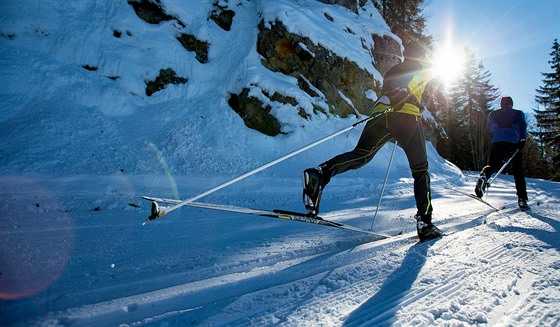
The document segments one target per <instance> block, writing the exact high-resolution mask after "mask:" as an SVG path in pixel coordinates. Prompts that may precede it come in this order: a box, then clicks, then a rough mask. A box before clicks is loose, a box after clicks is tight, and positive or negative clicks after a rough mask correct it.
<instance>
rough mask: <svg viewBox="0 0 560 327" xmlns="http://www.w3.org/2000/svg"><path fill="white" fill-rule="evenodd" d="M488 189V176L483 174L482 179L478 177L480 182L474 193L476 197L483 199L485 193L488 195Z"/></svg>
mask: <svg viewBox="0 0 560 327" xmlns="http://www.w3.org/2000/svg"><path fill="white" fill-rule="evenodd" d="M487 188H488V180H487V179H486V176H485V175H484V174H481V175H480V177H478V181H477V182H476V186H475V188H474V193H475V194H476V196H478V197H479V198H480V199H482V197H483V196H484V193H486V189H487Z"/></svg>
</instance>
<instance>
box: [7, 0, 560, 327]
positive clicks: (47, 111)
mask: <svg viewBox="0 0 560 327" xmlns="http://www.w3.org/2000/svg"><path fill="white" fill-rule="evenodd" d="M161 2H162V4H163V5H164V7H165V8H166V11H167V12H168V13H170V14H173V15H175V16H176V17H178V18H180V19H181V21H183V22H184V23H185V25H186V27H182V26H180V25H178V24H176V23H175V22H164V23H161V24H159V25H149V24H147V23H145V22H144V21H142V20H140V19H138V18H137V16H136V15H135V13H134V11H133V9H132V8H131V7H130V6H129V5H128V4H127V3H126V1H102V2H97V1H92V2H88V1H77V2H76V1H74V2H60V1H46V0H45V1H10V0H0V7H2V10H0V75H1V76H2V78H1V79H0V101H1V103H2V109H1V110H2V115H1V116H0V194H1V195H0V212H1V216H2V218H1V219H0V253H1V255H0V325H2V326H69V325H73V326H83V325H94V326H101V325H109V326H115V325H122V326H124V325H129V326H133V325H150V326H170V325H171V326H174V325H180V326H183V325H197V326H222V325H235V326H243V325H282V326H317V325H323V326H343V325H345V326H346V325H348V326H359V325H364V326H372V325H421V326H422V325H424V326H428V325H430V326H432V325H439V326H460V325H489V326H509V325H524V326H525V325H530V326H537V325H538V326H557V325H558V324H559V323H560V309H559V308H560V287H559V286H560V273H559V270H560V254H559V250H560V240H559V238H558V236H557V232H558V229H559V228H560V217H559V215H558V212H559V211H560V184H558V183H554V182H549V181H544V180H536V179H528V192H529V197H530V202H529V204H530V205H531V206H532V210H531V211H528V212H520V211H519V210H518V209H517V208H516V203H515V200H516V197H515V191H514V184H513V179H512V178H511V176H508V175H503V176H500V177H499V178H498V179H497V180H496V182H495V183H494V185H493V186H492V188H491V189H490V193H489V195H488V196H487V200H488V201H489V202H490V203H492V204H493V205H495V206H497V207H499V208H502V207H503V209H502V210H500V211H499V212H493V211H492V210H491V209H490V208H488V207H487V206H485V205H484V204H482V203H480V202H478V201H474V200H472V199H470V198H468V197H466V196H464V195H461V194H460V193H458V192H455V191H453V190H452V188H455V189H460V190H463V191H465V192H471V191H472V188H473V187H474V182H475V177H474V176H475V174H474V173H471V172H461V171H459V170H458V169H457V168H456V167H455V166H454V165H452V164H451V163H449V162H447V161H445V160H444V159H443V158H441V157H440V156H439V155H438V154H437V152H436V150H435V149H434V147H433V146H432V145H431V144H430V143H428V144H427V145H428V152H429V158H430V173H431V176H432V182H433V183H432V192H433V205H434V208H435V211H434V220H435V223H436V224H437V225H438V226H439V227H441V228H442V229H443V230H445V231H446V232H448V233H449V234H450V235H448V236H445V237H444V238H442V239H439V240H436V241H430V242H425V243H418V242H417V237H416V235H415V226H414V221H413V219H412V216H413V215H414V213H415V209H414V207H415V206H414V197H413V194H412V180H411V177H410V172H409V168H408V164H407V161H406V157H405V155H404V153H403V151H402V150H401V149H400V148H399V149H397V151H396V153H395V159H394V162H393V165H392V168H391V171H390V175H389V180H388V183H387V188H386V190H385V193H384V194H385V196H384V198H383V199H382V202H381V206H380V210H379V212H378V214H377V217H376V220H375V224H374V226H373V230H374V231H377V232H383V233H389V234H397V233H398V232H401V231H402V235H399V236H395V237H392V238H390V239H387V240H382V241H374V239H372V237H371V236H368V235H366V234H359V233H354V232H350V231H344V230H339V229H334V228H329V227H323V226H317V225H311V224H305V223H297V222H287V221H283V220H279V219H272V218H265V217H255V216H246V215H241V214H230V213H224V212H217V211H208V210H204V209H195V208H182V209H178V210H176V211H174V212H172V213H170V214H169V215H167V216H164V217H162V218H160V219H158V220H156V221H153V222H150V223H148V224H146V225H145V226H142V221H143V219H144V218H145V217H146V216H147V215H148V212H149V203H147V202H146V201H143V200H142V199H141V198H140V196H141V195H153V196H160V197H172V198H178V199H185V198H188V197H191V196H194V195H197V194H200V193H202V192H204V191H207V190H209V189H211V188H213V187H215V186H216V185H219V184H221V183H224V182H226V181H228V180H231V179H232V178H234V177H236V176H238V175H240V174H243V173H246V172H248V171H251V170H253V169H255V168H257V167H259V166H262V165H264V164H266V163H268V162H271V161H272V160H274V159H276V158H279V157H281V156H283V155H285V154H286V153H289V152H291V151H294V150H296V149H298V148H301V147H302V146H304V145H307V144H309V143H311V142H313V141H315V140H317V139H319V138H321V137H324V136H326V135H329V134H331V133H333V132H336V131H338V130H340V129H342V128H345V127H347V126H350V125H352V124H353V123H354V122H355V121H356V118H348V119H339V118H333V117H326V116H325V115H322V114H314V115H312V117H311V119H309V120H304V119H302V118H301V117H299V116H298V115H297V114H296V113H294V112H293V110H289V109H292V108H286V107H283V106H281V105H279V104H277V103H276V104H275V103H272V102H271V103H270V104H271V105H272V106H273V112H274V114H275V115H276V117H277V118H278V119H279V120H280V121H281V122H282V124H283V125H282V128H283V130H284V131H285V132H287V134H285V135H280V136H277V137H268V136H265V135H262V134H260V133H258V132H256V131H254V130H251V129H248V128H246V127H245V126H244V124H243V122H242V120H241V119H240V117H239V116H238V115H237V114H236V113H235V112H233V110H231V109H230V108H229V106H228V105H227V103H226V100H225V99H227V94H229V93H236V92H240V91H241V89H242V88H243V87H244V86H246V85H249V84H251V85H253V88H252V90H251V91H252V92H259V91H260V90H265V91H267V92H269V93H271V94H272V93H274V91H278V90H279V91H281V93H283V94H285V95H290V96H292V97H294V98H296V99H297V100H298V101H300V103H303V104H306V106H304V107H305V109H306V110H308V109H309V110H311V108H312V105H311V104H312V102H313V101H316V100H315V99H311V98H309V96H307V95H306V94H305V93H303V92H302V91H301V90H299V88H298V87H297V83H296V82H295V79H294V78H292V77H287V76H283V75H281V74H278V73H272V72H270V71H267V70H266V69H265V68H264V67H262V65H261V64H260V57H259V55H258V54H257V53H256V50H255V45H254V44H255V40H256V28H255V27H256V25H257V24H258V21H259V18H258V17H259V16H258V15H259V14H262V17H263V18H265V19H266V20H267V21H268V22H273V21H274V20H276V19H281V20H282V21H283V22H284V23H285V24H287V25H288V28H289V29H290V30H292V31H299V32H301V33H305V35H307V36H309V37H312V38H313V39H314V40H315V41H317V42H319V43H321V44H322V45H323V46H328V47H332V48H331V50H332V51H333V52H336V53H337V54H339V55H344V56H346V57H347V58H349V59H350V60H354V61H356V62H358V63H359V64H360V65H362V67H365V68H367V69H373V68H372V66H371V62H368V60H366V59H367V57H366V56H365V55H364V53H358V52H359V51H358V52H356V51H349V50H348V49H360V51H362V50H363V48H362V47H361V41H359V40H360V38H361V37H364V39H365V37H366V36H367V33H371V32H375V33H378V34H380V35H389V36H390V35H392V34H391V33H390V32H389V31H388V30H387V29H386V28H385V27H384V26H386V25H385V23H384V22H383V21H382V20H379V18H378V16H377V14H376V12H375V11H374V10H370V11H369V15H368V14H367V13H366V14H365V15H363V17H356V16H355V15H354V14H352V13H351V12H349V11H348V10H346V9H344V8H342V7H338V6H328V5H324V4H322V3H319V2H315V1H287V0H283V1H264V0H263V1H260V2H255V1H242V0H238V1H220V2H219V3H220V4H221V5H228V6H230V7H231V8H235V11H236V16H235V17H236V18H234V24H233V25H232V30H231V31H230V32H225V31H223V30H222V29H220V28H219V27H218V26H217V25H215V24H214V23H213V22H212V21H211V20H206V18H205V16H204V17H203V16H201V15H200V14H199V13H201V12H208V11H210V10H212V5H211V3H212V2H211V1H194V2H189V5H192V6H193V7H186V6H185V5H184V3H185V2H183V1H177V0H175V1H171V0H162V1H161ZM325 12H326V13H328V15H329V17H331V18H333V19H334V21H333V22H330V21H329V20H325V16H324V15H323V13H325ZM315 13H318V14H315ZM364 17H370V18H371V19H370V20H371V22H370V21H369V20H366V19H365V18H364ZM237 18H239V19H237ZM303 19H305V20H303ZM303 21H305V22H306V24H305V26H302V25H301V22H303ZM298 22H299V23H298ZM347 28H348V29H349V30H352V31H353V32H354V33H355V34H349V33H348V32H345V30H347ZM115 30H118V31H120V32H122V35H121V37H120V38H117V37H114V36H113V33H114V31H115ZM181 32H185V33H190V34H193V35H196V36H197V38H199V39H201V40H207V41H209V42H210V43H211V44H212V46H211V47H210V52H209V62H208V63H207V64H200V63H198V61H196V59H195V58H194V54H193V53H190V52H187V51H185V50H184V49H183V48H182V47H181V46H180V45H179V44H178V42H177V41H176V39H175V37H176V36H177V35H178V33H181ZM341 35H346V36H345V39H344V42H339V43H337V40H339V38H341ZM348 35H355V36H356V37H354V36H348ZM232 49H234V50H232ZM84 65H89V66H92V67H93V66H94V67H97V70H95V71H90V70H86V69H84V68H82V66H84ZM368 67H369V68H368ZM164 68H172V69H173V70H174V71H175V72H176V73H177V75H178V76H182V77H185V78H188V79H189V81H188V82H187V83H186V84H182V85H168V86H167V87H166V88H165V89H164V90H162V91H159V92H156V93H155V94H153V95H152V96H151V97H147V96H146V95H145V91H144V89H145V82H144V81H145V80H152V79H153V78H155V76H157V74H158V72H159V70H160V69H164ZM109 77H116V78H114V79H111V78H109ZM372 97H373V95H372ZM309 113H312V111H309ZM360 129H361V127H357V128H355V129H353V130H352V131H350V132H348V133H345V134H343V135H341V136H338V137H336V138H334V139H333V140H330V141H327V142H325V143H323V144H321V145H319V146H317V147H315V148H313V149H312V150H308V151H306V152H304V153H301V154H299V155H297V156H295V157H293V158H290V159H288V160H285V161H283V162H281V163H279V164H277V165H275V166H273V167H271V168H269V169H266V170H264V171H262V172H260V173H258V174H255V175H253V176H251V177H248V178H246V179H244V180H242V181H240V182H238V183H235V184H233V185H231V186H229V187H227V188H224V189H222V190H220V191H218V192H215V193H213V194H211V195H208V196H207V197H204V198H203V199H201V201H207V202H210V203H223V204H228V205H236V206H248V207H252V208H262V209H274V208H281V209H286V210H297V211H301V210H302V205H301V181H300V172H301V171H302V170H303V169H305V168H307V167H310V166H314V165H317V164H319V163H321V162H323V161H324V160H326V159H329V158H330V157H332V156H333V155H335V154H338V153H340V152H342V151H346V150H349V149H351V148H352V147H353V146H354V144H355V143H356V141H357V139H358V137H359V135H360V133H359V131H360ZM288 132H289V133H288ZM391 151H392V144H388V145H386V146H385V147H384V148H383V149H382V150H381V151H380V152H379V154H378V155H377V156H376V157H375V158H374V160H373V161H372V162H371V163H370V164H368V165H367V166H366V167H363V168H362V169H360V170H357V171H352V172H347V173H346V174H344V175H340V176H337V177H335V178H334V179H333V181H332V182H331V183H330V184H329V186H328V188H327V189H326V191H325V193H324V197H323V202H322V212H323V213H324V214H323V216H324V217H325V218H326V219H330V220H333V221H339V222H343V223H346V224H349V225H352V226H356V227H360V228H364V229H369V228H370V226H371V222H372V219H373V215H374V212H375V209H376V205H377V203H378V200H379V199H378V195H379V194H380V191H381V186H382V183H383V178H384V177H385V173H386V169H387V164H388V162H389V159H390V155H391Z"/></svg>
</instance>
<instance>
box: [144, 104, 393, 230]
mask: <svg viewBox="0 0 560 327" xmlns="http://www.w3.org/2000/svg"><path fill="white" fill-rule="evenodd" d="M391 110H392V108H391V107H389V108H387V109H385V110H384V111H380V112H378V113H376V114H374V115H372V116H369V117H367V118H364V119H362V120H360V121H358V122H355V123H354V124H352V125H350V126H348V127H346V128H343V129H341V130H339V131H338V132H335V133H332V134H330V135H328V136H325V137H324V138H321V139H319V140H317V141H315V142H313V143H311V144H309V145H306V146H304V147H302V148H300V149H298V150H295V151H293V152H290V153H288V154H286V155H284V156H282V157H280V158H278V159H276V160H273V161H271V162H269V163H267V164H264V165H262V166H260V167H258V168H255V169H253V170H251V171H249V172H246V173H245V174H243V175H240V176H238V177H236V178H234V179H232V180H229V181H227V182H225V183H222V184H220V185H218V186H216V187H213V188H211V189H209V190H208V191H205V192H202V193H200V194H198V195H196V196H193V197H192V198H189V199H186V200H185V201H183V202H181V203H178V204H176V205H174V206H172V207H170V208H166V209H165V210H159V209H157V210H152V211H153V212H152V214H151V215H150V217H148V218H146V220H145V221H148V220H154V219H156V218H159V217H162V216H164V215H166V214H168V213H170V212H171V211H173V210H176V209H178V208H180V207H182V206H184V205H185V204H187V203H191V202H193V201H196V200H198V199H200V198H202V197H205V196H207V195H209V194H212V193H214V192H216V191H219V190H221V189H223V188H224V187H227V186H229V185H232V184H234V183H237V182H239V181H241V180H243V179H245V178H247V177H249V176H252V175H254V174H256V173H258V172H260V171H263V170H265V169H267V168H269V167H272V166H274V165H276V164H278V163H280V162H282V161H284V160H286V159H289V158H291V157H293V156H295V155H297V154H300V153H302V152H304V151H307V150H309V149H311V148H313V147H315V146H317V145H319V144H321V143H323V142H325V141H328V140H330V139H332V138H334V137H336V136H338V135H340V134H343V133H345V132H347V131H349V130H351V129H353V128H354V127H356V126H358V125H360V124H363V123H366V122H368V121H370V120H373V119H376V118H378V117H381V116H383V115H384V114H386V113H388V112H390V111H391Z"/></svg>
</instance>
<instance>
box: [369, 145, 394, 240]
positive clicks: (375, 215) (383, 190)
mask: <svg viewBox="0 0 560 327" xmlns="http://www.w3.org/2000/svg"><path fill="white" fill-rule="evenodd" d="M397 143H398V142H397V141H396V140H395V145H394V146H393V152H391V159H389V165H388V166H387V173H386V174H385V181H383V187H381V194H380V195H379V202H377V208H375V214H374V215H373V219H372V221H371V227H370V229H369V230H370V231H372V230H373V223H375V217H377V211H378V210H379V206H380V205H381V199H382V198H383V193H384V192H385V185H387V179H388V178H389V172H390V171H391V164H392V163H393V157H394V156H395V150H396V149H397Z"/></svg>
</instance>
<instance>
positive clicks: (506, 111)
mask: <svg viewBox="0 0 560 327" xmlns="http://www.w3.org/2000/svg"><path fill="white" fill-rule="evenodd" d="M486 128H487V129H488V131H489V132H492V134H493V136H492V143H496V142H508V143H517V142H519V140H522V139H525V138H527V122H526V121H525V114H524V113H523V111H521V110H516V109H513V108H512V107H505V108H500V109H498V110H496V111H492V112H491V113H490V115H488V122H487V124H486Z"/></svg>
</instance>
